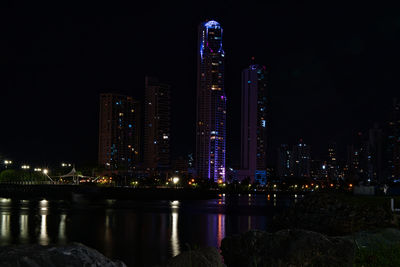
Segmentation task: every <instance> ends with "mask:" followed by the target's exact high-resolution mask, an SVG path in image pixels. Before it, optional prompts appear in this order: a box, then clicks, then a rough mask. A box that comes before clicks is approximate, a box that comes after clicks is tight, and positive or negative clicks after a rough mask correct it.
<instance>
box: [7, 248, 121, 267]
mask: <svg viewBox="0 0 400 267" xmlns="http://www.w3.org/2000/svg"><path fill="white" fill-rule="evenodd" d="M0 266H2V267H16V266H18V267H75V266H76V267H77V266H90V267H126V265H125V264H124V263H123V262H121V261H112V260H110V259H108V258H107V257H105V256H104V255H103V254H101V253H100V252H98V251H97V250H94V249H92V248H89V247H86V246H85V245H82V244H79V243H73V244H70V245H66V246H40V245H18V246H6V247H0Z"/></svg>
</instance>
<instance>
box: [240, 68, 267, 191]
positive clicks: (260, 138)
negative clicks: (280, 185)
mask: <svg viewBox="0 0 400 267" xmlns="http://www.w3.org/2000/svg"><path fill="white" fill-rule="evenodd" d="M266 87H267V83H266V71H265V66H259V65H254V64H253V65H251V66H250V67H248V68H247V69H245V70H243V72H242V105H241V108H242V112H241V114H242V118H241V153H240V154H241V171H240V173H241V175H245V176H247V177H249V178H250V181H251V182H254V181H255V180H257V181H259V182H260V183H261V184H265V182H266V168H267V166H266V163H267V162H266V142H267V122H266V121H267V119H266V117H267V114H266V113H267V96H266Z"/></svg>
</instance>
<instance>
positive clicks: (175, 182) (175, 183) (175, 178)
mask: <svg viewBox="0 0 400 267" xmlns="http://www.w3.org/2000/svg"><path fill="white" fill-rule="evenodd" d="M172 182H173V183H174V185H175V187H176V186H177V183H179V177H173V178H172Z"/></svg>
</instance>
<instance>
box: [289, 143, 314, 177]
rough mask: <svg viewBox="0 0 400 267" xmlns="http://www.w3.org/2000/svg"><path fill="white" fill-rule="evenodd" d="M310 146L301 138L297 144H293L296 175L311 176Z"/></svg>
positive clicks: (294, 171) (293, 165)
mask: <svg viewBox="0 0 400 267" xmlns="http://www.w3.org/2000/svg"><path fill="white" fill-rule="evenodd" d="M310 152H311V151H310V146H308V145H307V144H305V143H304V142H303V139H300V142H299V143H298V144H297V145H294V146H293V149H292V153H293V157H292V160H293V164H292V167H293V173H294V176H296V177H310V160H311V158H310Z"/></svg>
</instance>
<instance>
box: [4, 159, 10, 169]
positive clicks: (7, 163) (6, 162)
mask: <svg viewBox="0 0 400 267" xmlns="http://www.w3.org/2000/svg"><path fill="white" fill-rule="evenodd" d="M11 164H12V161H11V160H5V161H4V165H6V169H7V166H8V165H11Z"/></svg>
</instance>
